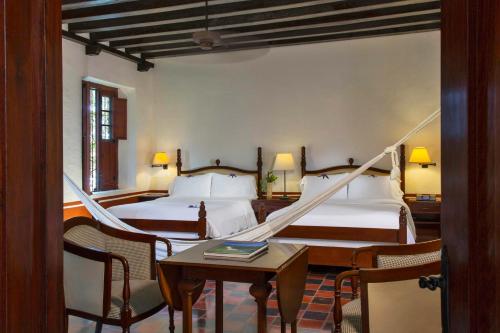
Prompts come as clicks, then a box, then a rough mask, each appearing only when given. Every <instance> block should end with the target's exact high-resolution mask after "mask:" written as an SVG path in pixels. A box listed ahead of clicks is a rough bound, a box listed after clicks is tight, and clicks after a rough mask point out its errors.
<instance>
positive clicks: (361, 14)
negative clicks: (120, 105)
mask: <svg viewBox="0 0 500 333" xmlns="http://www.w3.org/2000/svg"><path fill="white" fill-rule="evenodd" d="M439 8H440V2H439V1H433V2H428V3H421V4H413V5H404V6H393V7H389V8H381V9H370V10H363V11H357V12H351V13H343V14H335V15H328V16H320V17H314V18H308V19H301V20H290V21H283V22H275V23H267V24H258V25H249V26H243V27H238V28H234V29H231V32H234V33H250V32H256V33H257V32H259V31H263V30H277V29H289V28H295V27H307V26H309V25H318V24H329V23H337V22H342V21H350V20H361V19H372V18H376V17H379V16H390V15H401V14H408V13H413V12H415V13H418V12H422V11H432V10H439ZM216 30H217V29H216ZM221 33H224V31H221ZM190 38H191V33H178V34H168V35H159V36H148V37H139V38H130V39H123V40H116V41H111V42H110V46H112V47H116V48H122V47H130V46H140V45H144V44H151V43H161V42H169V41H176V40H183V39H190Z"/></svg>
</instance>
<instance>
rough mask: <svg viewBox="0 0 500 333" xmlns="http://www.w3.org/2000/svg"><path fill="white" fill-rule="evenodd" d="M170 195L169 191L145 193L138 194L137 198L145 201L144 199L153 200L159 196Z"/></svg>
mask: <svg viewBox="0 0 500 333" xmlns="http://www.w3.org/2000/svg"><path fill="white" fill-rule="evenodd" d="M165 197H168V193H144V194H141V195H139V196H137V199H138V200H139V202H144V201H152V200H156V199H158V198H165Z"/></svg>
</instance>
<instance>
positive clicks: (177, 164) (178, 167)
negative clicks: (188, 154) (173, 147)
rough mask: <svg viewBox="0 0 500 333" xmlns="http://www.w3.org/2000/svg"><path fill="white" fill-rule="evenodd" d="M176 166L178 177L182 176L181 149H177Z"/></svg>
mask: <svg viewBox="0 0 500 333" xmlns="http://www.w3.org/2000/svg"><path fill="white" fill-rule="evenodd" d="M175 165H176V166H177V176H180V175H181V170H182V153H181V150H180V149H177V163H176V164H175Z"/></svg>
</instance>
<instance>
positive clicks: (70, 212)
mask: <svg viewBox="0 0 500 333" xmlns="http://www.w3.org/2000/svg"><path fill="white" fill-rule="evenodd" d="M144 193H165V192H164V191H158V190H152V191H139V192H130V193H124V194H120V195H110V196H104V197H99V198H98V199H95V200H96V201H97V202H99V204H100V205H101V206H103V207H104V208H109V207H113V206H118V205H125V204H130V203H135V202H139V196H140V195H141V194H144ZM63 209H64V215H63V216H64V221H66V220H68V219H70V218H72V217H75V216H87V217H91V215H90V213H89V211H88V210H87V208H85V206H84V205H83V204H82V203H81V202H80V201H71V202H66V203H64V207H63Z"/></svg>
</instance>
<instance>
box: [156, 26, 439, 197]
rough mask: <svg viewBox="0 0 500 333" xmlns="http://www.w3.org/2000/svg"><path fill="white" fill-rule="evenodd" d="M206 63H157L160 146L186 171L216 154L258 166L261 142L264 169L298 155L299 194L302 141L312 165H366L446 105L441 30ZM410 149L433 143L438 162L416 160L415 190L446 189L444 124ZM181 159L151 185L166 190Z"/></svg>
mask: <svg viewBox="0 0 500 333" xmlns="http://www.w3.org/2000/svg"><path fill="white" fill-rule="evenodd" d="M240 55H248V53H241V54H240ZM250 55H251V54H250ZM205 57H206V56H205ZM220 57H221V56H215V59H219V58H220ZM222 57H231V56H230V55H222ZM204 60H207V58H200V57H191V58H184V60H180V59H164V60H157V61H155V62H156V64H157V68H156V69H155V71H154V72H153V75H154V88H155V92H154V125H155V129H156V149H157V150H166V151H167V152H169V153H170V154H171V156H172V160H174V159H175V156H174V153H175V149H176V148H178V147H179V148H182V149H183V150H184V152H185V164H184V166H185V167H186V168H193V167H197V166H202V165H206V164H207V163H208V162H209V161H210V160H214V159H216V158H220V159H221V160H222V161H223V163H224V164H230V165H236V166H240V167H245V168H251V167H253V166H254V164H255V148H256V147H257V146H262V147H263V149H264V161H265V170H267V169H268V168H270V166H271V164H272V160H273V157H274V154H275V153H276V152H286V151H290V152H293V153H294V154H295V159H296V164H297V168H296V170H295V171H294V172H293V173H292V174H290V176H289V177H287V180H288V185H287V186H288V189H289V190H291V191H295V190H298V179H299V177H300V166H299V158H300V155H299V154H300V146H302V145H305V146H306V147H307V148H308V163H309V168H320V167H325V166H329V165H332V164H340V163H343V162H344V161H345V160H346V159H347V158H348V157H354V158H355V160H356V162H357V163H361V162H365V161H367V160H368V159H369V158H370V157H372V156H374V155H375V154H378V153H379V152H380V151H381V150H382V149H383V148H384V147H386V146H388V145H390V144H392V143H393V142H394V141H396V140H397V139H399V138H400V137H401V136H403V135H404V134H405V133H406V132H407V131H409V130H410V129H412V128H413V127H414V126H415V125H417V123H418V122H420V121H421V120H422V119H423V118H425V117H426V116H427V115H428V114H430V113H431V112H433V111H434V110H435V109H437V108H438V107H439V105H440V34H439V32H430V33H420V34H412V35H400V36H392V37H382V38H370V39H359V40H351V41H341V42H335V43H324V44H311V45H305V46H291V47H282V48H274V49H271V50H270V52H269V53H268V54H266V55H264V56H261V57H259V58H256V59H253V60H249V61H244V62H234V63H230V62H229V63H228V62H226V63H222V64H201V63H198V62H202V61H204ZM209 60H210V59H209ZM409 145H410V146H409V151H408V156H409V154H410V152H411V147H413V146H416V145H425V146H426V147H428V148H429V151H430V153H431V157H432V158H433V159H434V160H436V161H437V163H438V166H437V167H430V168H429V169H421V168H420V167H418V166H408V173H407V180H408V181H407V192H408V193H415V192H419V193H422V192H425V193H440V132H439V121H438V122H436V123H435V124H433V125H432V126H430V127H429V128H427V129H426V130H425V131H423V132H422V133H421V134H419V135H418V136H416V137H415V138H413V139H412V140H411V141H410V142H409ZM174 164H175V163H172V165H171V167H170V169H169V170H168V171H156V172H155V174H154V177H153V179H152V187H153V188H156V189H163V188H166V186H167V184H168V182H169V181H170V180H171V179H172V177H173V176H174V174H175V169H174V168H173V167H172V166H174ZM379 166H381V167H389V166H390V163H389V160H388V159H387V160H385V162H384V163H381V164H380V165H379ZM281 181H282V179H280V180H279V181H278V183H279V184H280V185H279V186H278V187H277V188H276V190H278V191H279V190H280V189H281V187H282V186H281Z"/></svg>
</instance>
